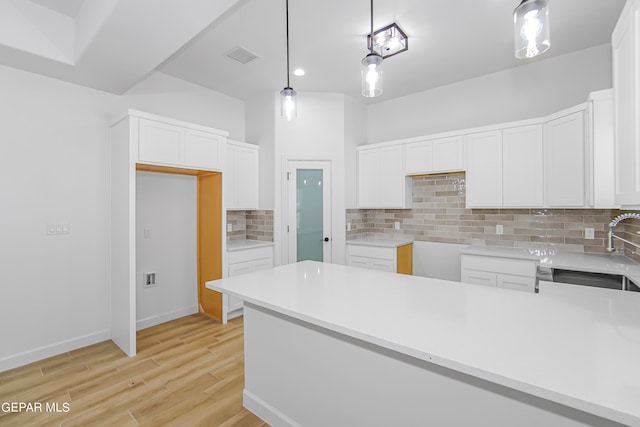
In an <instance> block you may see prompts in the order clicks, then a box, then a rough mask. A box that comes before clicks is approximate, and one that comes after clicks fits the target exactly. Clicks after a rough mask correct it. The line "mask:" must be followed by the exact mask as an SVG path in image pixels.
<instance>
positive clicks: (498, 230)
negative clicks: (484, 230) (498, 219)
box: [496, 224, 504, 234]
mask: <svg viewBox="0 0 640 427" xmlns="http://www.w3.org/2000/svg"><path fill="white" fill-rule="evenodd" d="M496 234H504V227H503V226H502V224H498V225H496Z"/></svg>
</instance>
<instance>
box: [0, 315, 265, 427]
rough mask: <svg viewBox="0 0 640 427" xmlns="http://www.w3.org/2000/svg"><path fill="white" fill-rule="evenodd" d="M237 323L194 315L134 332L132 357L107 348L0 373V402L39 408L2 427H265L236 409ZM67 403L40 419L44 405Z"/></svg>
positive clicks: (11, 417)
mask: <svg viewBox="0 0 640 427" xmlns="http://www.w3.org/2000/svg"><path fill="white" fill-rule="evenodd" d="M243 345H244V335H243V324H242V318H238V319H234V320H232V321H231V322H230V323H228V324H227V325H221V324H219V323H216V322H214V321H213V320H210V319H209V318H207V317H206V316H204V315H200V314H196V315H193V316H187V317H184V318H182V319H178V320H174V321H172V322H168V323H164V324H162V325H158V326H154V327H152V328H148V329H145V330H142V331H139V332H138V354H137V356H135V357H133V358H128V357H127V356H125V355H124V353H122V352H121V351H120V350H119V349H118V348H117V347H116V346H115V344H113V343H112V342H111V341H105V342H103V343H100V344H96V345H92V346H90V347H85V348H82V349H79V350H75V351H72V352H69V353H64V354H61V355H59V356H55V357H52V358H49V359H45V360H42V361H39V362H36V363H32V364H30V365H27V366H23V367H20V368H16V369H14V370H11V371H7V372H2V373H0V404H2V402H32V403H33V402H41V403H42V407H43V410H42V412H39V411H38V412H23V413H5V412H4V411H1V410H0V425H2V426H31V425H36V426H40V425H43V426H44V425H46V426H49V425H51V426H58V425H63V426H100V425H105V426H107V425H108V426H118V427H119V426H137V425H143V426H171V425H175V426H225V427H229V426H247V427H250V426H266V424H264V422H263V421H262V420H261V419H259V418H258V417H256V416H255V415H253V414H251V413H250V412H249V411H247V410H246V409H244V408H243V407H242V389H243V386H244V358H243V354H244V353H243ZM64 402H68V403H69V411H68V412H66V413H64V412H59V413H55V412H46V411H45V409H46V407H45V404H46V403H49V404H52V403H58V406H59V408H60V410H61V411H62V410H63V403H64Z"/></svg>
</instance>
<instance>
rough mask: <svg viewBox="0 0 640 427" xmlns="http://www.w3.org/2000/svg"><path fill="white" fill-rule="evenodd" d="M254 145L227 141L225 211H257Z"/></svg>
mask: <svg viewBox="0 0 640 427" xmlns="http://www.w3.org/2000/svg"><path fill="white" fill-rule="evenodd" d="M258 150H259V148H258V146H256V145H252V144H246V143H243V142H239V141H233V140H229V141H227V159H226V164H225V169H224V175H223V180H224V189H225V202H226V206H227V209H241V210H255V209H258V200H259V191H258V189H259V181H258V178H259V177H258V157H259V156H258V153H259V151H258Z"/></svg>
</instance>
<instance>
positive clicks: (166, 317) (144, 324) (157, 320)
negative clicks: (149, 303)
mask: <svg viewBox="0 0 640 427" xmlns="http://www.w3.org/2000/svg"><path fill="white" fill-rule="evenodd" d="M197 312H198V305H190V306H188V307H183V308H179V309H178V310H173V311H169V312H167V313H162V314H157V315H155V316H149V317H145V318H144V319H140V320H138V321H137V322H136V331H139V330H141V329H147V328H150V327H152V326H156V325H159V324H161V323H165V322H170V321H172V320H176V319H179V318H181V317H185V316H190V315H192V314H195V313H197Z"/></svg>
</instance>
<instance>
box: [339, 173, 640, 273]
mask: <svg viewBox="0 0 640 427" xmlns="http://www.w3.org/2000/svg"><path fill="white" fill-rule="evenodd" d="M620 213H621V211H619V210H617V209H611V210H609V209H467V208H465V176H464V174H447V175H430V176H421V177H415V178H414V179H413V208H412V209H350V210H347V223H351V231H347V240H351V239H355V238H362V237H375V238H387V239H390V238H412V239H414V240H418V241H420V240H422V241H431V242H444V243H461V244H469V245H481V246H505V247H526V248H534V249H544V250H562V251H570V252H588V253H606V249H605V248H606V244H607V242H606V240H607V231H608V224H609V222H610V221H611V219H613V218H614V217H615V216H616V215H619V214H620ZM395 222H399V223H400V230H395V229H394V223H395ZM498 225H502V234H497V233H496V226H498ZM620 225H622V224H620ZM585 228H593V229H594V230H595V238H594V239H585V238H584V229H585ZM616 231H617V233H616V234H619V235H620V236H621V237H625V238H627V239H630V240H633V241H636V242H637V243H639V244H640V234H638V233H636V231H640V221H635V222H632V221H626V224H625V225H624V226H623V227H620V226H618V229H617V230H616ZM620 245H621V243H620V242H618V243H617V246H620ZM625 254H627V255H629V256H631V257H632V258H637V260H638V261H640V256H635V255H634V253H633V252H632V251H630V250H629V249H628V248H626V249H625Z"/></svg>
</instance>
